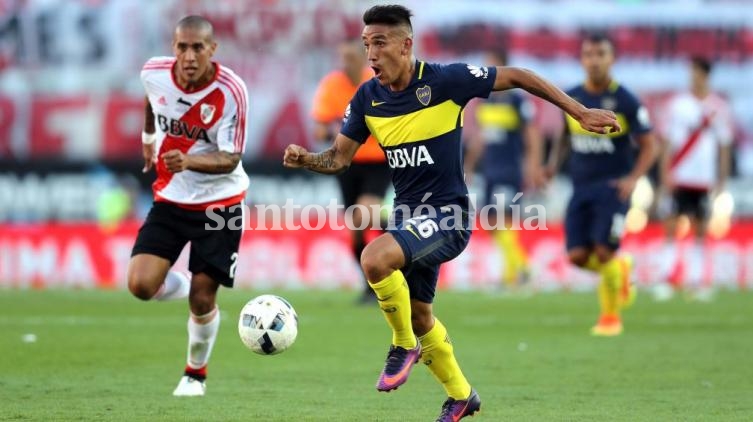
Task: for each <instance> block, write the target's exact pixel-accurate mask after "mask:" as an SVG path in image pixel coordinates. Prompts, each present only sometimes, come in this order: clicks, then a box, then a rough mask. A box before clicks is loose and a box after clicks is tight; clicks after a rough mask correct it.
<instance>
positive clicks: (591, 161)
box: [565, 81, 651, 185]
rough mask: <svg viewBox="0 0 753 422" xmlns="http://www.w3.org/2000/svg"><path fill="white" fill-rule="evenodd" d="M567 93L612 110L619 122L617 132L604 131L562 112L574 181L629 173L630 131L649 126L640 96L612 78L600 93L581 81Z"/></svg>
mask: <svg viewBox="0 0 753 422" xmlns="http://www.w3.org/2000/svg"><path fill="white" fill-rule="evenodd" d="M567 94H568V95H569V96H571V97H572V98H573V99H575V100H576V101H578V102H580V103H581V104H583V105H584V106H586V107H588V108H602V109H606V110H612V111H614V113H615V114H616V115H617V121H618V122H619V123H620V131H619V132H615V133H610V134H608V135H605V134H599V133H594V132H588V131H586V130H585V129H583V128H582V127H581V126H580V124H579V123H578V122H577V121H576V120H575V119H573V118H572V117H570V116H569V115H565V120H566V122H565V125H566V128H565V129H566V131H567V132H568V133H569V135H570V140H571V145H572V151H571V153H570V161H569V169H570V176H571V178H572V180H573V183H574V184H576V185H578V184H588V183H592V182H601V181H606V180H611V179H618V178H620V177H623V176H625V175H627V174H628V173H630V171H631V170H632V169H633V162H634V160H635V147H634V145H633V144H632V142H631V135H633V136H634V135H640V134H643V133H646V132H649V131H650V130H651V122H650V119H649V116H648V111H647V110H646V108H645V107H644V106H643V105H641V102H640V100H638V98H637V97H636V96H635V95H633V94H632V93H631V92H630V91H628V90H627V89H625V87H623V86H620V85H619V84H618V83H617V82H614V81H613V82H612V83H611V84H610V85H609V88H608V89H607V90H606V91H604V92H603V93H600V94H592V93H589V92H587V91H586V89H585V88H584V86H583V85H578V86H576V87H575V88H572V89H570V90H569V91H567Z"/></svg>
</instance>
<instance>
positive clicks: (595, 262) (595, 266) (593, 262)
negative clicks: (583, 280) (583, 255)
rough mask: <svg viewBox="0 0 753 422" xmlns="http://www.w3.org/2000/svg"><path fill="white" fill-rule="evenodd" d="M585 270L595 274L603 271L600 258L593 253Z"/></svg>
mask: <svg viewBox="0 0 753 422" xmlns="http://www.w3.org/2000/svg"><path fill="white" fill-rule="evenodd" d="M584 268H585V269H587V270H589V271H593V272H599V270H600V269H601V262H599V258H598V257H597V256H596V254H595V253H592V254H591V255H589V256H588V261H587V262H586V266H585V267H584Z"/></svg>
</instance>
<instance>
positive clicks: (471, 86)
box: [283, 5, 619, 421]
mask: <svg viewBox="0 0 753 422" xmlns="http://www.w3.org/2000/svg"><path fill="white" fill-rule="evenodd" d="M410 16H411V12H410V11H409V10H408V9H406V8H405V7H403V6H397V5H390V6H374V7H372V8H371V9H369V10H367V11H366V13H364V16H363V20H364V24H365V27H364V29H363V32H362V39H363V42H364V45H365V46H366V51H367V56H368V60H369V63H370V65H371V67H372V69H374V74H375V78H374V79H372V80H370V81H368V82H366V83H364V84H363V85H361V87H360V88H359V89H358V92H357V93H356V95H355V96H354V97H353V99H352V100H351V102H350V105H349V106H348V109H347V110H346V122H345V124H344V125H343V128H342V129H341V131H340V134H338V135H337V136H336V138H335V140H334V143H333V145H332V146H331V147H330V148H329V149H328V150H326V151H323V152H320V153H311V152H309V151H307V150H306V149H305V148H303V147H301V146H298V145H289V146H288V147H287V148H286V150H285V156H284V158H283V164H284V165H285V166H287V167H291V168H307V169H309V170H312V171H316V172H319V173H325V174H337V173H340V172H343V171H345V170H346V169H347V168H348V165H349V164H350V162H351V160H352V158H353V155H354V154H355V152H356V151H357V150H358V148H359V146H360V145H361V143H363V142H364V141H365V140H366V138H367V137H368V135H369V134H370V133H371V134H372V135H374V137H375V138H376V139H377V141H378V142H379V144H380V145H381V146H382V148H384V149H385V151H386V153H387V161H388V164H389V165H390V167H392V169H393V176H392V182H393V184H394V187H395V194H396V198H395V209H396V210H397V212H396V213H395V214H393V218H394V221H392V227H390V228H389V231H388V233H385V234H383V235H381V236H379V237H378V238H376V239H375V240H374V241H372V242H371V243H370V244H369V245H368V246H367V247H366V249H365V250H364V252H363V255H362V257H361V267H362V269H363V271H364V274H366V278H367V280H368V281H369V283H370V284H371V286H372V288H373V289H374V290H375V292H376V294H377V298H378V299H379V305H380V308H381V309H382V311H383V314H384V316H385V318H386V319H387V322H388V324H389V325H390V327H391V328H392V345H391V346H390V350H389V353H388V355H387V361H386V364H385V367H384V370H383V371H382V373H381V375H380V377H379V380H378V382H377V390H379V391H390V390H394V389H395V388H398V387H399V386H400V385H402V384H403V383H404V382H405V381H406V380H407V378H408V375H409V373H410V370H411V368H412V366H413V364H414V363H416V362H418V360H419V358H420V359H422V360H423V361H424V363H425V364H426V365H427V367H428V368H429V370H430V371H431V372H432V373H433V374H434V376H435V378H436V379H437V380H438V381H439V382H440V383H441V384H442V385H443V387H444V388H445V391H446V392H447V395H448V396H449V397H448V398H447V400H446V401H445V402H444V404H443V405H442V411H441V414H440V416H439V419H437V420H439V421H457V420H459V419H461V418H463V417H465V416H468V415H471V414H473V413H474V412H476V411H477V410H478V409H479V408H480V406H481V402H480V399H479V396H478V394H477V393H476V392H475V391H474V390H473V389H472V388H471V386H470V384H469V383H468V381H467V380H466V378H465V376H464V375H463V373H462V372H461V370H460V367H459V366H458V363H457V361H456V360H455V355H454V352H453V346H452V344H451V343H450V341H449V337H448V335H447V330H446V329H445V327H444V325H442V323H441V322H440V321H439V320H438V319H436V318H435V317H434V315H433V312H432V302H433V299H434V293H435V288H436V282H437V276H438V273H439V265H440V264H441V263H443V262H446V261H449V260H451V259H453V258H455V257H456V256H457V255H458V254H460V252H461V251H462V250H463V249H464V248H465V246H466V245H467V243H468V240H469V237H470V230H469V228H468V226H469V221H467V220H468V213H467V211H468V197H467V193H468V191H467V188H466V185H465V182H464V180H463V163H462V154H461V143H460V136H461V128H462V111H463V107H464V106H465V105H466V104H467V103H468V101H469V100H470V99H471V98H473V97H486V96H488V95H489V93H490V92H491V91H492V90H497V91H499V90H505V89H510V88H515V87H520V88H524V89H526V90H527V91H529V92H532V93H534V94H536V95H538V96H540V97H542V98H544V99H547V100H549V101H551V102H552V103H554V104H556V105H558V106H559V107H561V108H562V109H564V110H566V111H567V112H568V113H570V114H571V115H573V116H575V117H577V119H578V121H579V122H580V124H582V125H583V126H584V127H585V128H586V129H588V130H592V131H605V130H609V129H608V128H607V127H611V128H615V129H618V130H619V124H618V123H617V120H616V119H615V116H614V113H612V112H611V111H606V110H594V109H587V108H585V107H584V106H583V105H581V104H579V103H578V102H576V101H574V100H573V99H572V98H570V97H568V96H567V95H565V94H564V93H563V92H562V91H560V90H559V89H557V88H556V87H555V86H553V85H552V84H550V83H548V82H547V81H545V80H543V79H541V78H540V77H538V76H537V75H535V74H534V73H532V72H529V71H527V70H523V69H517V68H507V67H500V68H496V67H488V68H487V67H478V66H471V65H466V64H461V63H457V64H451V65H446V66H444V65H438V64H427V63H424V62H421V61H417V60H416V59H415V57H414V56H413V28H412V26H411V22H410ZM420 205H424V206H423V207H419V206H420ZM405 209H407V210H408V211H409V212H410V213H411V218H403V217H405V216H404V215H403V214H402V213H401V212H400V211H405ZM456 209H460V210H462V211H463V212H461V214H462V215H461V218H460V220H462V219H463V218H464V219H465V220H466V221H458V219H455V218H451V219H450V220H453V221H452V223H454V224H453V225H452V226H450V225H449V222H448V219H447V218H446V217H447V215H446V214H447V210H453V211H452V213H453V216H454V215H456V213H455V212H454V210H456ZM421 211H423V212H421ZM422 352H423V353H422Z"/></svg>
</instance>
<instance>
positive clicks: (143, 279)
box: [128, 271, 160, 300]
mask: <svg viewBox="0 0 753 422" xmlns="http://www.w3.org/2000/svg"><path fill="white" fill-rule="evenodd" d="M155 284H156V287H154V286H155ZM159 286H160V285H159V284H158V283H152V282H151V280H149V278H148V277H147V276H145V275H144V274H140V273H138V272H136V271H129V273H128V290H129V291H130V292H131V294H132V295H134V296H135V297H137V298H139V299H141V300H149V299H151V298H153V297H154V295H155V294H156V293H157V290H159Z"/></svg>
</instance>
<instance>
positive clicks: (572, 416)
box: [0, 290, 753, 421]
mask: <svg viewBox="0 0 753 422" xmlns="http://www.w3.org/2000/svg"><path fill="white" fill-rule="evenodd" d="M259 293H261V292H249V291H232V290H223V291H221V292H220V299H219V302H220V307H221V309H222V314H223V317H224V320H223V322H222V326H221V329H220V336H219V338H218V341H217V344H216V347H215V351H214V354H213V356H212V361H211V363H210V366H209V378H208V383H207V395H206V396H205V397H202V398H193V399H192V398H174V397H172V396H171V392H172V389H173V388H174V387H175V385H176V384H177V381H178V378H179V377H180V375H181V371H182V368H183V365H184V362H185V353H186V351H185V343H186V332H185V331H186V328H185V325H186V317H187V309H186V304H185V302H183V301H179V302H171V303H144V302H139V301H138V300H136V299H134V298H132V297H130V295H129V294H128V293H127V292H125V291H18V290H0V333H1V334H2V335H0V351H2V355H1V356H2V357H1V358H0V420H38V421H53V420H54V421H79V420H96V421H105V420H113V421H126V420H127V421H137V420H150V421H152V420H166V421H167V420H175V421H210V420H217V421H234V420H238V421H240V420H244V421H431V420H434V418H435V417H436V415H437V414H438V412H439V409H440V406H441V404H442V402H443V400H444V398H445V397H444V391H443V390H442V388H441V387H440V386H439V385H438V384H437V383H436V382H435V381H434V379H433V378H432V377H431V375H430V374H429V372H428V371H427V370H426V368H424V367H423V366H422V365H419V366H417V367H416V368H415V370H414V372H413V374H412V376H411V378H410V380H409V381H408V382H407V384H405V385H404V386H402V387H401V388H400V389H399V390H397V391H395V392H392V393H389V394H384V393H377V391H376V389H375V387H374V385H375V382H376V379H377V375H378V373H379V371H380V369H381V367H382V363H383V360H384V358H385V355H386V351H387V346H388V343H389V340H390V336H389V333H388V329H387V326H386V324H385V322H384V320H383V318H382V316H381V315H380V313H379V311H378V309H377V307H376V305H374V306H368V307H359V306H356V305H354V302H353V300H354V298H355V293H352V292H322V291H282V292H279V291H278V292H273V293H277V294H281V295H283V296H284V297H286V298H287V299H289V300H290V301H291V303H292V304H293V306H294V307H295V308H296V310H297V311H298V314H299V318H300V326H299V336H298V340H297V342H296V344H295V345H294V346H293V347H292V348H291V349H290V350H289V351H287V352H285V353H283V354H281V355H277V356H258V355H255V354H253V353H251V352H250V351H248V350H246V349H245V348H244V347H243V346H242V344H241V343H240V340H239V339H238V335H237V329H236V324H237V316H238V312H239V311H240V308H241V307H242V305H243V304H244V303H245V301H246V300H248V299H250V298H251V297H253V296H255V295H256V294H259ZM595 300H596V299H595V295H593V294H574V293H558V294H542V295H537V296H534V297H532V298H528V299H512V298H504V297H500V296H498V295H496V296H495V295H491V294H483V293H450V292H440V294H439V296H438V298H437V301H436V303H435V312H436V314H437V315H438V316H439V317H440V318H441V319H442V320H443V322H444V323H445V325H446V326H447V327H448V329H449V330H450V335H451V336H452V339H453V342H454V344H455V351H456V354H457V356H458V359H459V361H460V364H461V366H462V368H463V369H464V372H465V373H466V375H467V377H468V378H469V380H470V381H471V383H472V384H473V385H474V387H476V389H477V390H478V391H479V394H480V395H481V399H482V402H483V404H482V411H481V413H479V414H478V415H477V416H476V417H474V418H473V419H472V420H474V421H501V420H510V421H539V420H541V421H613V420H614V421H694V420H698V421H708V420H724V421H728V420H751V418H753V361H752V360H751V356H752V355H751V353H753V306H752V305H753V294H751V293H723V294H720V295H719V296H718V297H717V298H716V299H715V300H714V301H713V302H712V303H688V302H685V301H683V300H682V299H675V300H674V301H671V302H668V303H661V304H658V303H653V302H651V301H650V300H648V298H647V297H646V296H645V295H644V296H643V297H639V301H638V303H637V304H636V305H635V307H634V308H633V309H631V310H630V311H629V312H628V313H626V315H625V323H626V332H625V334H624V335H623V336H621V337H619V338H610V339H604V338H592V337H590V336H589V335H588V328H589V327H590V325H591V324H592V323H593V322H594V319H595V313H596V304H595ZM25 334H34V335H36V341H35V342H24V341H23V337H24V335H25Z"/></svg>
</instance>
